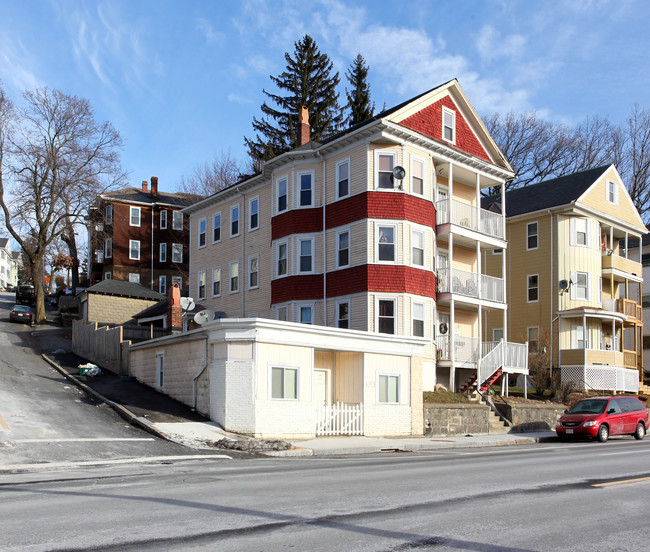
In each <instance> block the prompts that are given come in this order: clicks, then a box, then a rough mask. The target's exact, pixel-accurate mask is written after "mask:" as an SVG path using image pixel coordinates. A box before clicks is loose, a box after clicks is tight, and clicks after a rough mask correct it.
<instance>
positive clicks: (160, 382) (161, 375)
mask: <svg viewBox="0 0 650 552" xmlns="http://www.w3.org/2000/svg"><path fill="white" fill-rule="evenodd" d="M164 388H165V352H164V351H160V352H157V353H156V389H164Z"/></svg>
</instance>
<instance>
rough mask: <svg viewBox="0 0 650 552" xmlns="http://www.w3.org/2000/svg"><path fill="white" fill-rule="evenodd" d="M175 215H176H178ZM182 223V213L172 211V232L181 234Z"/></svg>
mask: <svg viewBox="0 0 650 552" xmlns="http://www.w3.org/2000/svg"><path fill="white" fill-rule="evenodd" d="M176 213H178V215H177V214H176ZM184 222H185V220H184V217H183V213H182V211H172V230H176V231H178V232H181V231H182V230H183V224H184ZM179 226H180V228H179Z"/></svg>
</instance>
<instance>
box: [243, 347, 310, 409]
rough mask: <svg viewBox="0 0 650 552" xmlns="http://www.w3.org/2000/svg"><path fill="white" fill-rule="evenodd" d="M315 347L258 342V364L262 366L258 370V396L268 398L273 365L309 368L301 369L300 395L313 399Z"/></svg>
mask: <svg viewBox="0 0 650 552" xmlns="http://www.w3.org/2000/svg"><path fill="white" fill-rule="evenodd" d="M312 351H313V349H312V347H300V346H297V345H288V344H282V345H279V344H274V343H263V342H258V343H257V349H256V354H257V365H258V366H259V367H262V368H261V369H259V370H257V377H258V378H259V380H258V382H257V386H256V391H255V394H256V398H257V399H260V400H264V399H268V398H270V397H269V389H270V387H271V386H270V381H269V377H270V371H271V367H273V366H284V367H287V368H289V367H305V368H308V369H305V370H300V377H299V378H298V396H299V397H300V398H301V400H307V401H308V400H311V396H312V371H311V369H309V368H311V367H312V366H313V353H312Z"/></svg>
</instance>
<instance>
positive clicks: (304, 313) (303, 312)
mask: <svg viewBox="0 0 650 552" xmlns="http://www.w3.org/2000/svg"><path fill="white" fill-rule="evenodd" d="M298 316H299V320H298V321H299V322H300V323H301V324H313V323H314V318H313V316H314V307H312V306H311V305H300V306H299V307H298Z"/></svg>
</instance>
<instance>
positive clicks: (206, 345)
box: [192, 335, 209, 411]
mask: <svg viewBox="0 0 650 552" xmlns="http://www.w3.org/2000/svg"><path fill="white" fill-rule="evenodd" d="M208 341H209V340H208V336H207V335H206V336H205V362H204V363H203V367H202V368H201V370H200V371H199V373H198V374H196V376H194V377H193V378H192V410H193V411H195V410H196V381H197V380H198V379H199V378H200V377H201V374H203V372H205V369H206V368H207V367H208Z"/></svg>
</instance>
